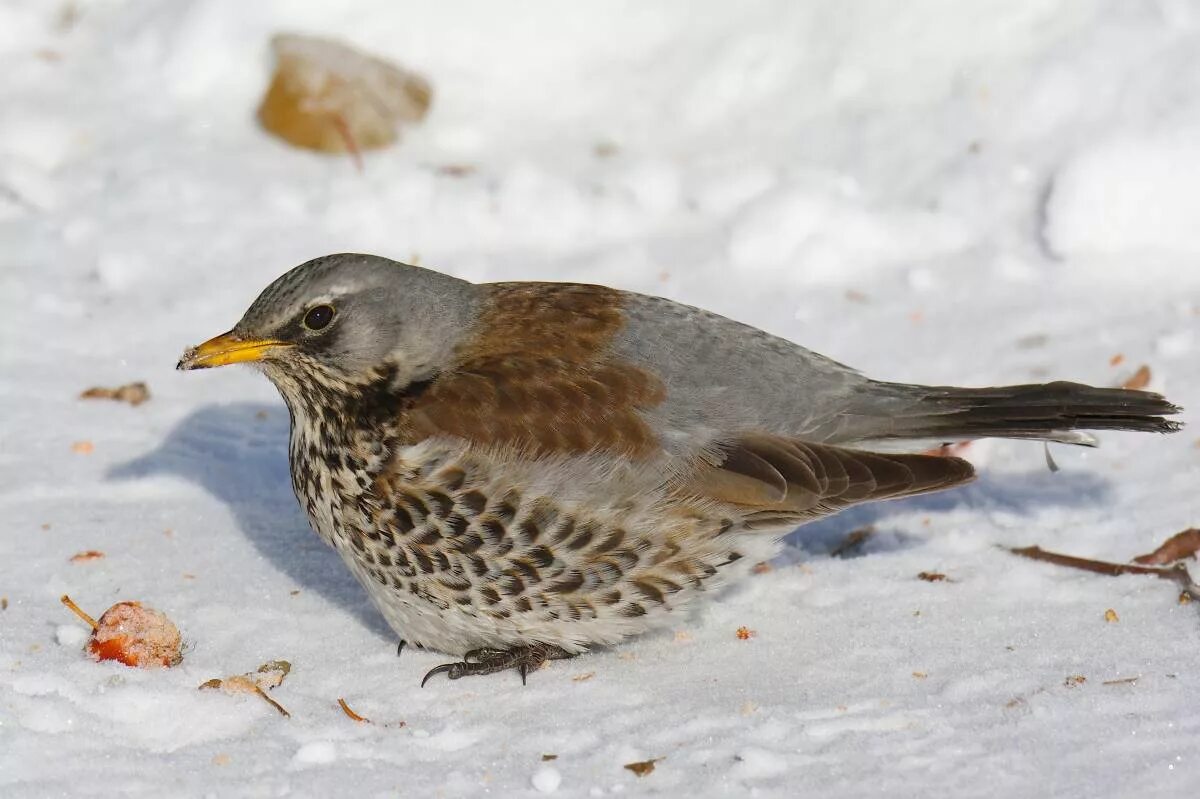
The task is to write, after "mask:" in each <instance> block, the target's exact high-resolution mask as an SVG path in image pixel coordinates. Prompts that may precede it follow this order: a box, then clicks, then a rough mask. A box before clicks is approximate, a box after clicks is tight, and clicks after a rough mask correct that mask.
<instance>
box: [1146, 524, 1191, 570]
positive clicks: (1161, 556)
mask: <svg viewBox="0 0 1200 799" xmlns="http://www.w3.org/2000/svg"><path fill="white" fill-rule="evenodd" d="M1197 552H1200V528H1196V527H1189V528H1188V529H1186V530H1183V531H1181V532H1178V533H1176V534H1175V535H1173V536H1171V537H1170V538H1168V539H1167V540H1166V541H1164V542H1163V543H1162V545H1160V546H1159V548H1158V549H1156V550H1154V551H1153V552H1150V553H1148V554H1145V555H1138V556H1137V557H1136V558H1134V559H1133V562H1134V563H1141V564H1143V565H1146V566H1162V565H1165V564H1168V563H1174V562H1175V561H1177V560H1183V559H1184V558H1195V557H1196V553H1197Z"/></svg>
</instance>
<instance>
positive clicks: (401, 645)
mask: <svg viewBox="0 0 1200 799" xmlns="http://www.w3.org/2000/svg"><path fill="white" fill-rule="evenodd" d="M407 644H408V641H405V640H404V639H403V638H401V639H400V643H399V644H397V645H396V657H400V653H401V652H403V651H404V647H405V646H406V645H407Z"/></svg>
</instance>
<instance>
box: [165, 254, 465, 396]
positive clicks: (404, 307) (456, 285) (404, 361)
mask: <svg viewBox="0 0 1200 799" xmlns="http://www.w3.org/2000/svg"><path fill="white" fill-rule="evenodd" d="M475 291H476V287H475V286H474V285H473V284H471V283H468V282H466V281H463V280H459V279H457V278H453V277H450V276H448V275H443V274H440V273H438V272H432V271H430V270H427V269H421V268H420V267H416V266H409V265H408V264H402V263H398V262H396V261H389V260H388V259H386V258H380V257H378V256H375V255H359V254H353V253H341V254H338V255H327V256H325V257H323V258H317V259H315V260H312V261H309V262H308V263H305V264H301V265H300V266H297V267H296V268H294V269H292V270H291V271H289V272H287V273H286V274H284V275H283V276H282V277H280V278H278V279H277V280H276V281H275V282H274V283H272V284H271V285H269V286H267V288H266V289H265V290H264V291H263V292H262V294H260V295H259V296H258V299H256V300H255V301H254V302H253V303H252V304H251V306H250V308H249V310H247V311H246V313H245V315H244V316H242V318H241V321H239V322H238V323H237V324H236V325H234V327H233V329H232V330H230V331H229V332H228V333H225V334H223V335H220V336H217V337H216V338H213V339H210V340H209V341H206V342H205V343H203V344H201V345H200V346H198V347H194V348H192V349H190V350H188V351H187V352H186V353H184V356H183V358H182V359H181V360H180V361H179V366H178V368H180V369H205V368H209V367H213V366H224V365H226V364H230V363H247V362H254V363H258V364H259V365H261V366H262V368H263V370H264V371H265V372H266V374H267V376H268V377H270V378H271V380H272V381H273V382H274V383H275V384H276V385H277V386H279V388H280V390H281V391H282V392H283V393H284V395H285V398H286V397H287V395H288V394H289V393H290V391H292V390H296V389H298V388H300V387H302V386H303V385H305V384H306V383H308V382H310V381H311V380H314V379H315V380H319V381H320V382H322V383H326V384H328V383H330V382H335V383H349V384H359V385H361V384H363V383H366V382H368V381H369V380H371V379H372V378H373V376H375V375H377V374H378V373H379V370H380V369H385V368H386V369H388V370H389V371H393V372H394V380H395V382H396V383H398V384H400V385H404V384H407V383H410V382H413V381H417V380H423V379H427V378H429V377H431V376H432V375H434V374H436V373H437V372H438V371H439V370H440V369H441V367H443V366H444V365H445V364H447V363H448V362H449V360H450V358H451V357H452V355H453V352H454V347H455V345H456V344H457V343H458V341H459V340H460V338H461V337H462V335H463V333H464V332H465V331H466V330H467V329H468V328H469V326H470V323H471V320H472V318H473V316H474V312H475V306H476V299H475Z"/></svg>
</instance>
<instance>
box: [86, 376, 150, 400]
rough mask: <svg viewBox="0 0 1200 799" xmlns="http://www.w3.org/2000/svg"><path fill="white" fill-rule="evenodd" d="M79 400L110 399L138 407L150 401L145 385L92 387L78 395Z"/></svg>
mask: <svg viewBox="0 0 1200 799" xmlns="http://www.w3.org/2000/svg"><path fill="white" fill-rule="evenodd" d="M79 398H80V399H111V400H117V401H118V402H128V403H129V404H130V405H133V406H138V405H141V404H142V403H143V402H145V401H146V400H148V399H150V389H149V388H147V387H146V384H145V383H142V382H137V383H127V384H125V385H123V386H117V387H116V388H105V387H103V386H93V387H92V388H89V389H87V390H86V391H84V392H83V393H82V394H80V395H79Z"/></svg>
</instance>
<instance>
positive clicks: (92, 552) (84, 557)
mask: <svg viewBox="0 0 1200 799" xmlns="http://www.w3.org/2000/svg"><path fill="white" fill-rule="evenodd" d="M103 557H106V556H105V554H104V553H103V552H101V551H100V550H98V549H85V550H84V551H83V552H76V553H75V554H74V555H72V556H71V562H72V563H83V562H84V561H89V560H100V558H103Z"/></svg>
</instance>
